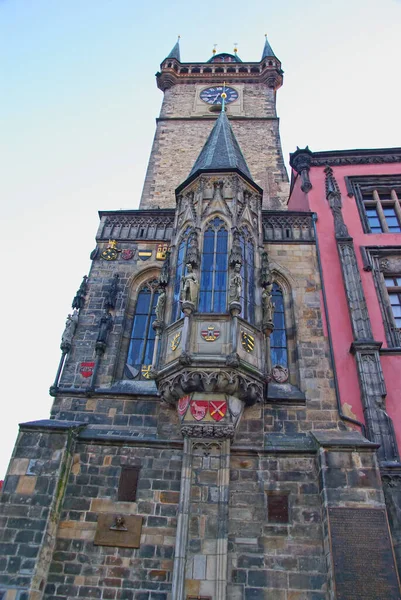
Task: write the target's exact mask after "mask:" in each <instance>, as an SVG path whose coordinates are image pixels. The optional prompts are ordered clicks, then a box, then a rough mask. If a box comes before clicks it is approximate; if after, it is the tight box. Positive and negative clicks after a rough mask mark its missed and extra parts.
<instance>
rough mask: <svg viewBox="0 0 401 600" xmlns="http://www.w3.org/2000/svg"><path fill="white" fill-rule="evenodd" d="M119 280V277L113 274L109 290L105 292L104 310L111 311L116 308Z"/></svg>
mask: <svg viewBox="0 0 401 600" xmlns="http://www.w3.org/2000/svg"><path fill="white" fill-rule="evenodd" d="M119 278H120V276H119V275H118V273H115V274H114V275H113V278H112V280H111V285H110V288H109V289H108V291H107V292H106V298H105V300H104V306H105V308H106V310H113V309H114V308H115V307H116V301H117V290H118V280H119Z"/></svg>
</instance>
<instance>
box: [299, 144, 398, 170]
mask: <svg viewBox="0 0 401 600" xmlns="http://www.w3.org/2000/svg"><path fill="white" fill-rule="evenodd" d="M397 162H399V163H401V148H378V149H366V150H333V151H328V152H313V154H312V158H311V166H312V167H322V166H327V165H329V166H332V167H335V166H343V165H380V164H386V163H397Z"/></svg>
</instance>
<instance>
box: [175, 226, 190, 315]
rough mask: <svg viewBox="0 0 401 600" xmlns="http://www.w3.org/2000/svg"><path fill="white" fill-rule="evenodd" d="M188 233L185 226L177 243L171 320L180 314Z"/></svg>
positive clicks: (188, 239)
mask: <svg viewBox="0 0 401 600" xmlns="http://www.w3.org/2000/svg"><path fill="white" fill-rule="evenodd" d="M190 233H191V228H190V227H187V228H186V230H185V231H184V233H183V235H182V237H181V241H180V243H179V245H178V251H177V261H176V269H175V280H174V292H173V306H172V311H171V322H172V323H173V322H174V321H177V320H178V319H179V318H180V316H181V306H180V292H181V278H182V276H183V275H184V271H185V264H184V261H185V257H186V254H187V250H188V245H189V241H190V237H191V236H190Z"/></svg>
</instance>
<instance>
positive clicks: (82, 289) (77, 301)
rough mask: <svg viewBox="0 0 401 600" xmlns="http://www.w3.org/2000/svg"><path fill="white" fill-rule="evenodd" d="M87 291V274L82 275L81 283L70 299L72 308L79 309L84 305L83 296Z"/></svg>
mask: <svg viewBox="0 0 401 600" xmlns="http://www.w3.org/2000/svg"><path fill="white" fill-rule="evenodd" d="M87 291H88V276H87V275H84V277H83V279H82V283H81V285H80V286H79V289H78V290H77V293H76V294H75V296H74V299H73V301H72V308H75V309H77V310H80V309H81V308H83V307H84V305H85V296H86V293H87Z"/></svg>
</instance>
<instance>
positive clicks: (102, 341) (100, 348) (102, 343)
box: [96, 312, 113, 354]
mask: <svg viewBox="0 0 401 600" xmlns="http://www.w3.org/2000/svg"><path fill="white" fill-rule="evenodd" d="M112 325H113V317H112V316H111V314H110V313H109V312H107V313H106V314H105V315H103V317H102V318H101V319H100V325H99V334H98V336H97V340H96V352H97V353H98V354H103V353H104V351H105V350H106V343H107V337H108V335H109V331H110V329H111V328H112Z"/></svg>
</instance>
